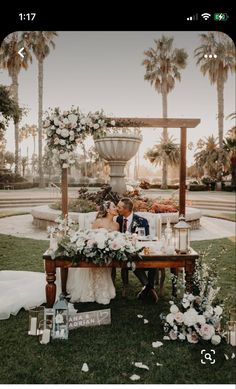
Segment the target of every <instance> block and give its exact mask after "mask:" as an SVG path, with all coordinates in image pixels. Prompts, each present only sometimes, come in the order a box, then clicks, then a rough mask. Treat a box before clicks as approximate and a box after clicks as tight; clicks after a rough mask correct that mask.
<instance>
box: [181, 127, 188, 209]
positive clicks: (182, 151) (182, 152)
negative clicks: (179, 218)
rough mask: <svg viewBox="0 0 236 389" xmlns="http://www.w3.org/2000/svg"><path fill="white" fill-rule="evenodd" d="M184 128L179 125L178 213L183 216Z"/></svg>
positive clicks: (184, 177) (184, 182) (184, 173)
mask: <svg viewBox="0 0 236 389" xmlns="http://www.w3.org/2000/svg"><path fill="white" fill-rule="evenodd" d="M186 141H187V136H186V128H184V127H181V134H180V174H179V215H184V216H185V186H186Z"/></svg>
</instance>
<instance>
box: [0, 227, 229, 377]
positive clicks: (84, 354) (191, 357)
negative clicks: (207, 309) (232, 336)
mask: <svg viewBox="0 0 236 389" xmlns="http://www.w3.org/2000/svg"><path fill="white" fill-rule="evenodd" d="M211 243H212V247H211V249H210V251H211V256H210V258H212V257H214V256H216V255H217V254H218V253H219V252H220V250H221V249H222V248H224V249H225V250H227V251H225V252H224V253H223V254H222V256H221V258H220V261H218V262H217V264H218V268H219V271H220V274H221V279H220V283H221V286H222V289H221V292H220V293H221V296H220V297H221V298H222V299H224V300H225V299H226V298H227V297H228V298H229V299H228V301H227V304H228V306H229V305H231V304H233V301H234V300H233V299H234V297H233V296H235V286H234V285H235V272H234V269H235V265H234V244H233V242H231V241H230V240H228V239H220V240H215V241H212V242H211ZM208 245H209V241H201V242H193V244H192V246H193V248H194V249H196V250H199V251H200V250H204V249H205V248H206V247H208ZM47 246H48V243H47V242H46V241H35V240H32V239H21V238H15V237H11V236H5V235H0V252H1V254H2V255H1V260H0V261H1V262H0V266H1V267H0V268H1V269H5V270H12V269H14V270H31V271H32V270H33V271H43V262H42V260H41V256H42V253H43V252H44V250H45V249H46V248H47ZM222 269H226V270H222ZM118 273H119V272H118ZM167 275H168V277H167V279H166V282H165V286H166V289H165V296H164V297H163V298H161V299H160V300H159V302H158V304H157V305H153V304H149V303H148V302H146V303H143V302H140V301H139V300H137V299H136V298H135V294H136V293H137V291H138V290H139V289H140V286H139V283H138V281H137V279H136V278H135V277H134V276H133V274H132V273H131V272H130V276H129V278H130V291H129V294H128V297H127V299H126V300H124V299H122V298H121V284H120V277H119V274H118V276H117V297H116V299H115V300H114V301H112V302H111V304H110V305H109V306H110V308H111V313H112V324H111V325H109V326H100V327H90V328H80V329H77V330H73V331H71V332H70V336H69V339H68V341H64V342H60V341H53V342H51V343H50V344H48V345H47V346H42V345H40V344H39V343H38V341H37V338H36V337H31V336H28V335H27V324H28V312H25V311H24V310H21V311H20V312H19V314H18V315H17V316H11V317H10V319H9V320H3V321H0V355H1V361H4V363H2V364H1V365H2V366H1V374H0V383H1V384H3V383H4V384H19V383H21V384H59V383H60V384H63V383H64V384H92V383H94V384H109V383H113V384H122V383H123V384H129V383H131V382H132V381H130V379H129V377H130V376H131V375H132V374H134V373H135V374H138V375H140V377H141V379H140V380H139V381H137V382H138V383H142V384H158V383H162V384H170V383H173V384H174V383H175V384H181V383H184V384H191V383H195V384H203V383H208V384H222V383H224V384H229V383H231V384H233V383H234V382H235V376H234V370H233V367H234V360H233V359H232V360H231V359H230V360H228V361H226V359H225V357H224V353H227V354H228V355H229V356H231V354H232V350H233V349H232V347H231V346H229V345H227V344H226V343H225V342H223V343H221V345H219V346H217V347H213V346H212V345H211V344H208V343H202V344H197V345H191V344H187V343H178V342H171V341H166V342H165V341H163V342H164V346H162V347H160V348H158V349H154V348H152V342H153V341H156V340H160V341H161V340H162V338H163V331H162V326H161V323H160V319H159V315H160V313H161V312H167V311H168V309H169V300H170V298H171V283H170V279H169V271H168V270H167ZM230 298H231V300H230ZM76 308H78V309H79V310H80V311H90V310H93V309H102V308H104V306H101V305H98V304H95V303H87V304H77V305H76ZM137 314H142V315H143V317H144V318H146V319H148V320H149V323H148V324H144V323H143V319H138V318H137ZM202 348H205V349H207V350H210V349H212V348H214V349H215V350H216V363H215V364H214V365H210V364H209V365H208V364H207V365H202V364H201V362H200V360H201V349H202ZM152 352H153V353H154V354H152ZM140 361H141V362H143V363H144V364H146V365H148V366H149V369H150V370H149V371H146V370H141V369H138V368H136V367H134V365H133V364H132V362H140ZM84 362H87V364H88V366H89V372H88V373H83V372H81V367H82V365H83V363H84ZM157 362H159V363H161V364H163V366H159V367H158V366H156V363H157Z"/></svg>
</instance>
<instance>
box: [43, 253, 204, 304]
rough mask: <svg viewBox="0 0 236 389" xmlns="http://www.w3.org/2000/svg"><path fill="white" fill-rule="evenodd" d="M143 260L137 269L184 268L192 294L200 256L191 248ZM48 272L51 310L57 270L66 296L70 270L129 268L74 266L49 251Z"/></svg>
mask: <svg viewBox="0 0 236 389" xmlns="http://www.w3.org/2000/svg"><path fill="white" fill-rule="evenodd" d="M141 257H142V260H138V261H137V262H136V268H142V269H150V268H158V269H163V268H174V269H175V268H184V269H185V280H186V284H185V285H186V291H188V292H191V291H192V286H193V273H194V269H195V260H196V259H198V258H199V254H198V253H197V252H196V251H194V250H193V249H192V248H190V251H189V253H188V254H174V255H167V254H162V253H161V254H159V253H157V254H150V255H141ZM43 259H44V263H45V272H46V281H47V284H46V301H47V307H48V308H51V307H52V306H53V304H54V302H55V298H56V284H55V280H56V268H57V267H59V268H60V269H61V285H62V293H64V294H66V281H67V274H68V268H71V267H72V268H73V267H81V268H93V267H115V268H122V269H126V268H127V263H126V262H121V261H113V262H112V263H110V264H109V265H102V266H100V265H96V264H94V263H91V262H85V261H80V262H79V263H76V264H73V263H72V260H71V259H70V258H69V257H56V258H55V259H52V258H51V256H50V254H49V253H48V251H46V252H45V253H44V255H43Z"/></svg>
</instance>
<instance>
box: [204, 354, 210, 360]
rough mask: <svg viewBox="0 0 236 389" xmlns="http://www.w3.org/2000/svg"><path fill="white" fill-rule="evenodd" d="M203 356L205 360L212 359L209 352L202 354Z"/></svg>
mask: <svg viewBox="0 0 236 389" xmlns="http://www.w3.org/2000/svg"><path fill="white" fill-rule="evenodd" d="M204 358H205V359H206V360H208V361H212V358H211V354H210V353H206V354H205V355H204Z"/></svg>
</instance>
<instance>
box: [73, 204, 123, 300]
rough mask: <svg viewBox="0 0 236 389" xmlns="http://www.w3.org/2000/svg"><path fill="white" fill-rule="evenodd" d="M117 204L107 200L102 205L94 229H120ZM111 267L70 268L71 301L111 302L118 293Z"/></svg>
mask: <svg viewBox="0 0 236 389" xmlns="http://www.w3.org/2000/svg"><path fill="white" fill-rule="evenodd" d="M117 215H118V213H117V210H116V206H115V204H114V203H113V202H111V201H105V202H103V204H102V205H101V206H100V208H99V211H98V213H97V216H96V219H95V221H94V223H93V224H92V228H93V229H98V228H105V229H106V230H108V231H119V224H118V223H116V222H114V221H113V218H114V216H117ZM111 270H112V269H111V268H105V267H101V268H88V269H82V268H77V269H69V272H68V280H67V292H68V293H69V294H70V295H71V300H70V301H71V302H73V303H74V302H93V301H96V302H97V303H99V304H109V303H110V300H111V299H113V298H114V297H115V295H116V292H115V288H114V285H113V282H112V278H111Z"/></svg>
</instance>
